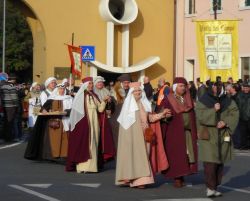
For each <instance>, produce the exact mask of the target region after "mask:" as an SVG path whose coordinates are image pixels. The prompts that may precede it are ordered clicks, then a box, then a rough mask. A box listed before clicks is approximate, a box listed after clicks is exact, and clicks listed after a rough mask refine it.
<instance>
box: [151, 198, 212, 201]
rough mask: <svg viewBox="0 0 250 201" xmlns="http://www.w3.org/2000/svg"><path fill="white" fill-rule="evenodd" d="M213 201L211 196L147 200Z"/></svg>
mask: <svg viewBox="0 0 250 201" xmlns="http://www.w3.org/2000/svg"><path fill="white" fill-rule="evenodd" d="M184 200H185V201H213V200H212V199H209V198H184V199H156V200H147V201H184Z"/></svg>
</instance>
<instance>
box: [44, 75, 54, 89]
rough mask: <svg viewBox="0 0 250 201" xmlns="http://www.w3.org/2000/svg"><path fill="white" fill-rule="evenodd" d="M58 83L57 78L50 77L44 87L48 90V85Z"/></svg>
mask: <svg viewBox="0 0 250 201" xmlns="http://www.w3.org/2000/svg"><path fill="white" fill-rule="evenodd" d="M54 80H55V81H56V78H54V77H49V78H48V79H47V80H46V81H45V83H44V86H45V87H46V88H47V87H48V85H49V84H50V83H51V82H52V81H54Z"/></svg>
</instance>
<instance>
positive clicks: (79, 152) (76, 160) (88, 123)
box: [66, 77, 111, 173]
mask: <svg viewBox="0 0 250 201" xmlns="http://www.w3.org/2000/svg"><path fill="white" fill-rule="evenodd" d="M82 82H83V84H82V86H81V88H80V89H79V91H78V92H77V94H76V96H75V98H74V101H73V105H72V110H71V114H70V134H69V147H68V158H67V164H66V171H77V172H78V173H81V172H84V173H86V172H98V171H99V167H98V166H99V165H100V163H99V160H100V158H98V156H99V151H100V150H99V145H100V143H101V138H100V123H99V116H98V113H99V112H100V113H102V112H103V111H104V109H105V106H106V103H105V101H106V99H104V100H102V101H100V100H99V98H98V96H97V95H96V94H95V93H94V92H93V78H92V77H86V78H84V79H83V80H82ZM110 141H111V140H107V141H105V142H110ZM105 146H107V147H108V146H110V145H109V144H105Z"/></svg>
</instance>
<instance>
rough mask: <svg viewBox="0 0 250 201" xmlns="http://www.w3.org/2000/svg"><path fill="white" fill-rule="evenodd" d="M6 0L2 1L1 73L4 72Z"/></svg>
mask: <svg viewBox="0 0 250 201" xmlns="http://www.w3.org/2000/svg"><path fill="white" fill-rule="evenodd" d="M5 12H6V0H3V53H2V71H3V72H5V21H6V19H5V18H6V13H5Z"/></svg>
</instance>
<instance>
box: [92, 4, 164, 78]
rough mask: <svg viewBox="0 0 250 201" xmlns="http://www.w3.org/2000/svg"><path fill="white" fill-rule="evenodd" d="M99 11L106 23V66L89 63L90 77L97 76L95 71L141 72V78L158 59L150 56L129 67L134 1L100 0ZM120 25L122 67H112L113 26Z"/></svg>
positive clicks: (136, 12) (136, 13)
mask: <svg viewBox="0 0 250 201" xmlns="http://www.w3.org/2000/svg"><path fill="white" fill-rule="evenodd" d="M99 11H100V15H101V16H102V18H103V19H104V20H105V21H106V22H107V53H106V58H107V59H106V64H103V63H101V62H98V61H91V63H92V65H93V66H94V68H92V72H91V75H92V76H95V75H96V74H97V69H96V68H99V69H101V70H102V71H108V72H112V73H133V72H138V71H141V72H142V73H141V76H142V75H143V72H144V70H145V69H146V68H148V67H150V66H152V65H154V64H155V63H157V62H158V61H160V58H159V57H157V56H151V57H149V58H147V59H145V60H143V61H141V62H139V63H137V64H134V65H129V24H130V23H132V22H134V21H135V19H136V18H137V15H138V6H137V4H136V2H135V0H100V4H99ZM115 25H122V66H120V67H118V66H117V67H115V66H114V26H115Z"/></svg>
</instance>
